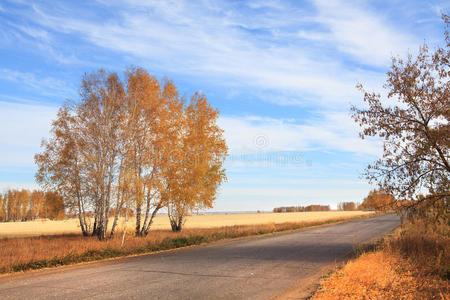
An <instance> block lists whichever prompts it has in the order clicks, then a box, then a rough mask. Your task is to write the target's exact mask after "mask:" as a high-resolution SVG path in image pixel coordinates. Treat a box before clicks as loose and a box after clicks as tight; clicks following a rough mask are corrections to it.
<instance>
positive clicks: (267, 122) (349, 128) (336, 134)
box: [219, 112, 382, 156]
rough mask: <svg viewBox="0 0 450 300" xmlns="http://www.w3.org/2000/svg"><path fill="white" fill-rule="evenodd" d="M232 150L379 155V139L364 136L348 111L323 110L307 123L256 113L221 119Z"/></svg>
mask: <svg viewBox="0 0 450 300" xmlns="http://www.w3.org/2000/svg"><path fill="white" fill-rule="evenodd" d="M219 125H220V126H221V127H222V128H223V129H224V130H225V137H226V140H227V143H228V146H229V147H230V152H231V153H232V154H236V155H238V154H242V153H254V152H258V151H266V152H271V151H307V150H313V149H320V150H339V151H346V152H353V153H356V154H363V155H376V156H378V155H380V154H381V150H382V147H381V144H380V143H379V142H378V141H373V140H372V141H368V140H361V139H360V138H359V137H358V128H357V126H356V125H355V123H354V122H353V121H352V120H351V119H350V117H349V116H348V115H347V114H345V113H339V112H323V113H320V114H318V115H317V117H316V119H310V120H307V121H306V123H303V124H299V123H293V122H290V121H289V120H279V119H272V118H257V117H227V116H222V117H220V119H219Z"/></svg>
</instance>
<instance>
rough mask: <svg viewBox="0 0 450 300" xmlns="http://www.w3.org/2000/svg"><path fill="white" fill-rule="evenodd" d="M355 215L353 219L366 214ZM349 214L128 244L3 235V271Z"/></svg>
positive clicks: (164, 235) (156, 235)
mask: <svg viewBox="0 0 450 300" xmlns="http://www.w3.org/2000/svg"><path fill="white" fill-rule="evenodd" d="M364 217H366V216H355V217H353V218H352V219H357V218H364ZM348 219H349V217H345V218H335V219H328V220H326V221H323V220H319V221H309V222H297V223H281V224H276V223H273V222H272V223H268V224H264V225H238V226H228V227H220V228H203V229H202V228H199V229H189V228H187V229H185V230H183V231H182V232H181V233H173V232H171V231H169V230H153V231H151V232H150V234H149V235H148V236H147V237H145V238H136V237H134V236H132V235H131V234H128V235H127V238H126V242H125V246H124V247H122V248H121V247H120V245H121V234H117V235H116V237H114V238H113V239H110V240H108V241H105V242H100V241H98V240H97V238H95V237H82V236H80V235H65V236H61V235H60V236H40V237H21V238H3V239H1V240H0V273H5V272H14V271H23V270H28V269H38V268H42V267H53V266H58V265H65V264H72V263H78V262H84V261H91V260H98V259H104V258H110V257H118V256H125V255H130V254H139V253H146V252H152V251H158V250H165V249H171V248H178V247H182V246H189V245H196V244H200V243H204V242H211V241H216V240H220V239H226V238H235V237H243V236H250V235H257V234H265V233H273V232H281V231H286V230H298V229H302V228H305V227H310V226H314V225H321V224H328V223H335V222H339V221H344V220H348Z"/></svg>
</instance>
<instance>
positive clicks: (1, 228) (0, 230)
mask: <svg viewBox="0 0 450 300" xmlns="http://www.w3.org/2000/svg"><path fill="white" fill-rule="evenodd" d="M370 213H371V212H365V211H326V212H292V213H260V214H257V213H253V214H217V215H193V216H190V217H189V218H188V219H187V221H186V224H185V228H191V229H192V228H212V227H216V228H217V227H223V226H235V225H255V224H267V223H276V224H280V223H286V222H292V223H298V222H312V221H314V222H315V221H326V220H330V219H337V218H339V219H340V218H352V217H355V216H362V215H368V214H370ZM134 222H135V220H134V219H130V220H129V221H128V226H127V227H128V228H129V229H130V230H132V229H133V228H134ZM110 224H112V221H111V222H110ZM152 229H155V230H167V229H170V224H169V219H168V218H167V216H166V215H161V216H156V218H155V221H154V223H153V225H152ZM79 232H80V228H79V223H78V219H69V220H62V221H49V220H37V221H32V222H7V223H0V238H4V237H25V236H40V235H61V234H66V235H67V234H78V233H79Z"/></svg>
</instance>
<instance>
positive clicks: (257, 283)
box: [0, 215, 399, 299]
mask: <svg viewBox="0 0 450 300" xmlns="http://www.w3.org/2000/svg"><path fill="white" fill-rule="evenodd" d="M397 225H399V219H398V217H396V216H393V215H389V216H381V217H377V218H371V219H364V220H357V221H353V222H348V223H341V224H337V225H330V226H325V227H317V228H312V229H307V230H303V231H299V232H292V233H286V234H276V235H269V236H264V237H260V238H250V239H243V240H237V241H222V242H217V243H213V244H209V245H204V246H198V247H191V248H184V249H180V250H176V251H168V252H162V253H156V254H152V255H145V256H139V257H130V258H124V259H119V260H115V261H109V262H99V263H93V264H88V265H78V266H69V267H63V268H58V269H53V270H43V271H38V272H29V273H25V274H19V275H12V276H6V277H0V299H41V298H42V299H44V298H45V299H52V298H53V299H80V298H89V299H111V298H120V299H267V298H272V297H275V296H276V295H279V294H280V293H283V291H286V290H289V289H292V287H297V289H299V288H300V290H301V289H302V282H303V283H304V285H305V286H306V284H307V283H308V279H309V278H316V277H318V276H320V274H321V272H322V271H323V268H324V267H325V266H330V265H333V264H334V263H335V262H336V261H340V260H342V259H343V258H344V257H345V256H346V255H347V254H349V252H350V251H351V250H352V247H353V246H354V245H355V244H357V243H361V242H364V241H367V240H369V239H372V238H375V237H378V236H380V235H383V234H385V233H387V232H389V231H390V230H392V229H393V228H395V227H396V226H397ZM286 297H287V296H286Z"/></svg>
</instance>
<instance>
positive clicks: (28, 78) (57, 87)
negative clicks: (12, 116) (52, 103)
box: [0, 68, 74, 101]
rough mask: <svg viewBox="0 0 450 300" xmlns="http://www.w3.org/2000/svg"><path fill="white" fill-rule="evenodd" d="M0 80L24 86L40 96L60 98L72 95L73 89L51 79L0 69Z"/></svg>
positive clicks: (64, 83) (63, 82)
mask: <svg viewBox="0 0 450 300" xmlns="http://www.w3.org/2000/svg"><path fill="white" fill-rule="evenodd" d="M0 79H2V80H8V81H11V82H15V83H19V84H22V85H25V86H27V87H28V88H30V89H32V90H33V91H34V92H38V93H39V94H40V95H55V96H61V97H68V96H69V95H74V89H72V88H70V87H69V86H68V84H67V83H66V82H65V81H63V80H60V79H57V78H52V77H45V76H39V75H37V74H35V73H31V72H20V71H17V70H11V69H5V68H3V69H0ZM0 101H1V100H0Z"/></svg>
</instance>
